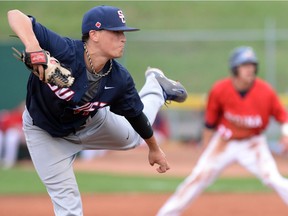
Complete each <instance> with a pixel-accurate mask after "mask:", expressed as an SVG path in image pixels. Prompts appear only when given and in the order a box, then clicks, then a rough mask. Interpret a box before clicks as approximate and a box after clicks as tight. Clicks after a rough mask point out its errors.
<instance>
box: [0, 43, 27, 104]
mask: <svg viewBox="0 0 288 216" xmlns="http://www.w3.org/2000/svg"><path fill="white" fill-rule="evenodd" d="M12 46H14V47H15V48H17V49H19V50H23V46H21V45H12V44H7V43H2V44H0V56H1V57H0V73H1V79H0V92H1V96H0V97H1V98H0V110H2V109H11V108H13V107H15V106H17V105H18V104H19V103H20V102H21V101H22V100H25V96H26V83H27V79H28V76H29V74H30V72H29V71H28V70H27V69H26V68H25V66H24V65H23V64H22V63H21V62H20V61H18V60H17V59H16V58H14V57H13V55H12V53H13V52H12V49H11V47H12Z"/></svg>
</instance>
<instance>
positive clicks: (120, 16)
mask: <svg viewBox="0 0 288 216" xmlns="http://www.w3.org/2000/svg"><path fill="white" fill-rule="evenodd" d="M117 13H118V15H119V18H120V19H121V21H122V23H126V21H125V17H124V14H123V12H122V10H118V11H117Z"/></svg>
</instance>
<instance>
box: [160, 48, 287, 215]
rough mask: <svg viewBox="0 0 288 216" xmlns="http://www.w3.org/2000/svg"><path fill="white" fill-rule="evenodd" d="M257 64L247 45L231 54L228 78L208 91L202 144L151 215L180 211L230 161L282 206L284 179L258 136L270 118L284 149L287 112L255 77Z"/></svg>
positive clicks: (284, 198)
mask: <svg viewBox="0 0 288 216" xmlns="http://www.w3.org/2000/svg"><path fill="white" fill-rule="evenodd" d="M257 67H258V60H257V58H256V55H255V53H254V51H253V49H252V48H250V47H238V48H236V49H235V50H234V52H232V55H231V58H230V69H231V74H232V76H231V77H230V78H226V79H223V80H220V81H218V82H216V83H215V85H214V86H213V87H212V89H211V91H210V93H209V98H208V103H207V108H206V114H205V128H204V131H203V145H204V146H207V145H208V146H207V148H206V149H205V150H204V152H203V154H202V155H201V157H200V159H199V161H198V163H197V164H196V167H195V168H194V170H193V171H192V172H191V174H190V175H189V176H188V177H187V178H186V179H185V180H184V182H183V183H181V184H180V186H178V188H177V190H176V192H175V193H174V194H173V195H172V196H171V197H170V198H169V199H168V201H167V202H166V203H165V204H164V205H163V207H162V208H161V209H160V211H159V212H158V214H157V216H178V215H180V214H181V213H182V212H183V211H184V209H185V208H186V207H187V206H188V204H189V203H191V202H193V201H194V200H195V199H196V197H197V196H198V195H199V194H200V193H201V192H202V191H203V190H204V189H205V188H206V187H208V186H209V185H210V184H212V183H213V182H214V180H215V179H216V178H217V176H218V175H219V174H220V173H221V172H222V170H223V169H224V168H226V167H227V166H228V165H229V164H231V163H233V162H238V163H239V164H240V165H242V166H243V167H244V168H246V169H247V170H248V171H250V172H251V173H252V174H254V175H255V176H257V177H258V178H259V179H260V180H261V181H262V182H263V183H264V184H265V185H267V186H269V187H271V188H273V189H274V190H275V191H276V192H277V193H278V195H279V196H280V197H281V198H282V199H283V201H284V202H285V203H286V204H287V205H288V180H287V179H285V178H283V177H282V176H281V175H280V174H279V171H278V169H277V167H276V164H275V161H274V159H273V157H272V155H271V153H270V151H269V149H268V146H267V140H266V137H265V135H264V134H263V132H264V129H265V128H266V126H267V125H268V122H269V118H270V117H271V116H273V117H274V118H275V119H276V120H277V121H278V122H279V123H280V124H282V135H283V137H282V140H281V141H282V144H283V149H286V151H287V147H288V145H287V144H288V142H287V141H288V123H287V121H288V116H287V113H286V111H285V109H284V107H283V106H282V105H281V104H280V102H279V99H278V98H277V96H276V94H275V92H274V91H273V89H272V88H271V87H270V86H269V84H267V83H266V82H265V81H263V80H261V79H259V78H256V74H257ZM211 211H212V210H211ZM211 214H212V213H211Z"/></svg>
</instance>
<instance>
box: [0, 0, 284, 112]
mask: <svg viewBox="0 0 288 216" xmlns="http://www.w3.org/2000/svg"><path fill="white" fill-rule="evenodd" d="M102 4H108V5H113V6H117V7H119V8H121V9H122V10H123V11H124V13H125V15H126V21H127V25H129V26H133V27H139V28H140V29H141V31H140V32H135V33H127V38H128V42H127V46H126V50H125V56H124V58H122V59H120V61H121V62H122V63H123V64H124V65H125V66H126V67H127V68H128V70H129V71H130V73H131V74H132V76H133V78H134V80H135V83H136V87H137V89H138V90H140V88H141V87H142V85H143V83H144V81H145V78H144V71H145V69H146V68H147V66H152V67H159V68H161V69H163V70H164V72H165V73H166V74H167V75H168V76H169V77H171V78H173V79H177V80H179V81H181V82H182V83H183V84H184V85H185V87H186V88H187V90H188V92H191V93H207V92H208V91H209V89H210V87H211V85H212V83H214V82H215V81H216V80H217V79H220V78H222V77H224V76H227V75H229V71H228V56H229V53H230V51H231V50H232V49H233V48H234V47H236V46H240V45H248V46H253V47H254V48H255V50H256V52H257V55H258V58H259V61H260V67H259V68H260V71H259V76H260V77H262V78H266V77H268V76H266V68H267V65H266V60H267V59H266V55H265V41H264V40H259V41H245V40H244V39H243V40H239V41H221V42H219V41H210V42H199V41H194V42H189V41H188V42H184V41H180V42H171V41H170V42H149V41H145V42H139V41H135V40H134V38H135V37H136V35H144V34H146V33H147V32H149V31H150V30H171V32H172V31H173V30H180V31H189V32H193V31H197V30H235V29H236V30H239V29H246V30H251V29H259V30H262V31H263V38H264V37H265V35H264V33H265V31H264V28H265V23H266V21H267V20H268V19H273V20H274V21H275V24H276V28H277V29H287V21H286V19H284V18H285V17H287V16H286V14H287V10H288V2H284V1H283V2H280V1H267V2H261V1H60V2H57V1H53V2H50V1H40V2H36V1H6V2H0V19H1V31H0V41H1V43H0V51H1V52H0V53H1V56H6V57H7V58H12V57H11V56H12V55H11V49H10V48H9V49H6V48H5V46H4V45H6V46H7V44H9V47H10V44H11V45H13V44H15V43H17V42H19V41H18V40H17V39H15V38H9V35H10V34H12V31H11V29H10V28H9V25H8V22H7V17H6V14H7V11H8V10H10V9H20V10H22V11H23V12H24V13H26V14H31V15H34V16H35V17H36V18H37V21H39V22H40V23H42V24H43V25H45V26H47V27H48V28H50V29H51V30H53V31H55V32H57V33H59V34H60V35H63V36H69V37H72V38H80V36H81V22H82V16H83V14H84V13H85V12H86V11H87V10H88V9H90V8H91V7H93V6H97V5H102ZM283 17H284V18H283ZM165 34H173V33H170V32H169V31H168V32H166V33H165ZM3 46H4V48H3ZM276 49H277V50H276V56H275V58H276V73H275V74H274V76H275V80H276V82H275V86H274V87H275V88H276V90H277V91H278V92H280V93H283V92H287V90H288V88H287V82H286V80H287V60H286V58H287V43H286V41H282V42H281V41H278V42H277V43H276ZM0 61H3V62H2V63H1V64H0V65H1V66H0V69H1V71H4V74H5V79H3V81H2V82H1V81H0V90H2V91H5V89H7V88H9V85H11V84H10V83H9V82H4V80H5V81H6V80H14V79H13V78H12V77H11V76H12V75H11V74H13V73H18V74H19V73H22V71H21V70H24V69H19V68H20V67H19V64H16V63H15V61H14V63H15V65H14V64H13V63H10V62H6V61H7V60H5V59H4V58H2V59H0ZM4 61H5V62H4ZM22 68H24V67H22ZM10 71H13V73H11V72H10ZM24 73H25V75H26V73H27V72H26V71H25V72H24ZM20 79H21V81H20V80H19V82H23V83H26V78H23V75H22V76H21V77H20ZM268 81H271V80H268ZM7 85H8V86H7ZM20 88H21V89H20ZM23 89H25V87H23V85H19V87H18V88H15V91H17V92H20V93H19V94H18V95H17V94H16V93H14V92H11V95H15V97H10V98H9V100H6V98H4V100H6V101H8V102H2V103H1V101H0V109H1V108H3V107H5V108H7V106H8V105H9V106H8V108H9V107H12V105H14V106H15V105H16V104H17V102H19V97H20V96H21V97H22V98H24V96H23V95H25V94H24V93H25V92H24V91H23ZM11 98H12V99H11ZM14 98H15V99H14ZM13 100H15V101H13ZM16 100H17V102H16ZM10 101H11V102H10ZM10 103H11V105H10ZM12 103H13V104H12Z"/></svg>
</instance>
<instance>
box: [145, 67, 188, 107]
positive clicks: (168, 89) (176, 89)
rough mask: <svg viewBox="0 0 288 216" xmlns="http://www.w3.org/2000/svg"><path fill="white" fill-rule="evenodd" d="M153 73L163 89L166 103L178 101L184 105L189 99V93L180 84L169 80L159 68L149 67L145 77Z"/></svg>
mask: <svg viewBox="0 0 288 216" xmlns="http://www.w3.org/2000/svg"><path fill="white" fill-rule="evenodd" d="M151 73H153V74H154V76H155V78H156V79H157V81H158V83H159V84H160V86H161V87H162V89H163V95H164V99H165V101H176V102H179V103H182V102H184V101H185V100H186V98H187V91H186V89H185V88H184V86H183V85H182V84H181V83H180V82H176V81H174V80H171V79H168V78H167V77H166V76H165V75H164V73H163V72H162V71H161V70H160V69H158V68H150V67H148V68H147V70H146V72H145V76H146V77H147V76H148V75H149V74H151Z"/></svg>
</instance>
